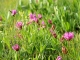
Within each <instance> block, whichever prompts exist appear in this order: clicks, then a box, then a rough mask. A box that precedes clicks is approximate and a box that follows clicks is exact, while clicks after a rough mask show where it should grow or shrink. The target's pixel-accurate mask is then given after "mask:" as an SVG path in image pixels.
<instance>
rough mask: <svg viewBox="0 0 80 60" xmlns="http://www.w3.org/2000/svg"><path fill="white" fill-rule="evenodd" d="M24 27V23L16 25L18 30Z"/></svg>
mask: <svg viewBox="0 0 80 60" xmlns="http://www.w3.org/2000/svg"><path fill="white" fill-rule="evenodd" d="M22 26H23V22H21V21H20V22H17V23H16V27H17V28H18V29H22Z"/></svg>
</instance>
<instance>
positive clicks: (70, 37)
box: [63, 32, 74, 40]
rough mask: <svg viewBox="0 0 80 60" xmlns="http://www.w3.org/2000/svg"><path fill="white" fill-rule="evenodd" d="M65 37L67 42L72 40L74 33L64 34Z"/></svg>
mask: <svg viewBox="0 0 80 60" xmlns="http://www.w3.org/2000/svg"><path fill="white" fill-rule="evenodd" d="M63 37H64V39H66V40H71V39H72V38H73V37H74V33H73V32H66V33H64V34H63Z"/></svg>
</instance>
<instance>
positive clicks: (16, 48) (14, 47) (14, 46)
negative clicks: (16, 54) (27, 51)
mask: <svg viewBox="0 0 80 60" xmlns="http://www.w3.org/2000/svg"><path fill="white" fill-rule="evenodd" d="M12 49H13V50H15V51H19V49H20V46H19V45H18V44H15V45H13V46H12Z"/></svg>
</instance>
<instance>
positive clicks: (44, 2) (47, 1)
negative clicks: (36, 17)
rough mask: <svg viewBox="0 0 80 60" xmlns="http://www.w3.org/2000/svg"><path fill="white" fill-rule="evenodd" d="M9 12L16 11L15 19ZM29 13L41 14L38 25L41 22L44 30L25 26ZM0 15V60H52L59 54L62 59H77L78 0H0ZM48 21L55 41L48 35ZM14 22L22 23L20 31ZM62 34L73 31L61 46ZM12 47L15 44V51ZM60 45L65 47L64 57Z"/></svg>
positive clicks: (78, 35)
mask: <svg viewBox="0 0 80 60" xmlns="http://www.w3.org/2000/svg"><path fill="white" fill-rule="evenodd" d="M13 9H16V10H17V14H16V15H15V16H12V15H11V13H10V12H9V10H13ZM30 13H35V14H36V15H38V14H42V19H40V20H39V22H40V23H41V22H42V21H43V20H44V22H45V24H46V27H45V28H42V27H41V26H40V25H38V24H37V23H35V22H33V23H31V24H30V25H27V24H26V23H27V22H28V21H29V20H30V19H29V14H30ZM0 16H1V17H2V19H3V20H2V21H0V41H1V42H0V60H16V59H15V54H17V55H16V57H17V60H30V59H31V60H56V58H57V56H59V55H60V56H62V59H63V60H80V51H79V50H80V48H79V47H80V41H79V40H80V33H79V32H80V17H79V16H80V1H79V0H59V1H58V0H39V2H36V0H32V2H31V3H30V0H22V1H21V0H7V1H6V0H0ZM49 19H50V20H52V23H53V24H54V25H55V30H54V31H55V32H56V34H57V38H54V37H53V36H52V35H51V33H50V28H51V26H52V25H50V24H49V23H48V20H49ZM17 21H22V22H23V23H24V25H23V27H22V29H21V30H17V29H16V27H15V24H16V22H17ZM38 28H40V30H38ZM65 32H74V35H75V36H74V38H73V39H72V40H71V41H66V40H65V41H64V43H61V42H60V38H61V36H62V35H63V34H64V33H65ZM19 34H20V35H19ZM14 44H19V46H20V50H19V51H18V52H16V51H14V50H13V49H12V46H13V45H14ZM62 46H65V47H66V48H67V51H68V53H67V54H63V53H62V51H61V49H62Z"/></svg>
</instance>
